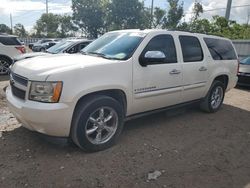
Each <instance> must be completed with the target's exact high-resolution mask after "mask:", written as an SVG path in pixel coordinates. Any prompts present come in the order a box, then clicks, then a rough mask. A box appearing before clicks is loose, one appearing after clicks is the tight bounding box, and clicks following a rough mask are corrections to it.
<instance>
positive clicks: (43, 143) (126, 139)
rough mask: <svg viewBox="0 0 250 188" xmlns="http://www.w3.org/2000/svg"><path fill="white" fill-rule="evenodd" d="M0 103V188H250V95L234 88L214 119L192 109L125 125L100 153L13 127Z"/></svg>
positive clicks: (210, 115)
mask: <svg viewBox="0 0 250 188" xmlns="http://www.w3.org/2000/svg"><path fill="white" fill-rule="evenodd" d="M0 83H1V84H0V87H3V85H5V84H6V82H0ZM0 90H2V89H0ZM0 105H1V108H0V113H1V114H0V131H1V129H4V130H2V131H5V132H3V133H2V135H0V137H1V138H0V187H4V188H5V187H84V188H88V187H130V188H132V187H169V188H177V187H184V188H207V187H209V188H217V187H218V188H231V187H232V188H234V187H235V188H244V187H248V186H249V187H250V90H243V89H242V88H241V89H233V90H231V91H230V92H229V93H227V95H226V99H225V102H224V105H223V107H222V109H221V110H220V111H219V112H217V113H215V114H206V113H203V112H200V111H199V110H198V109H197V108H194V107H190V108H185V109H180V110H178V111H172V112H168V113H161V114H156V115H152V116H148V117H144V118H140V119H137V120H133V121H130V122H127V123H126V124H125V130H124V131H123V134H122V137H121V139H120V141H119V142H118V144H117V145H116V146H114V147H113V148H111V149H108V150H106V151H103V152H98V153H85V152H83V151H81V150H79V149H78V148H76V147H74V146H73V145H69V144H67V142H66V141H65V140H64V139H51V138H47V137H44V136H41V135H39V134H35V133H33V132H30V131H28V130H26V129H24V128H22V127H20V128H16V127H19V125H18V124H16V122H15V119H14V118H12V115H11V114H10V113H8V111H7V107H6V102H5V100H4V99H1V101H0ZM6 114H7V115H6ZM8 122H10V123H9V124H8ZM6 124H8V125H7V126H6ZM14 128H16V129H15V130H12V129H14ZM7 130H8V131H7ZM11 130H12V131H11ZM155 171H156V173H155V174H156V175H158V176H159V177H158V178H157V179H156V180H149V179H148V174H149V173H151V172H155Z"/></svg>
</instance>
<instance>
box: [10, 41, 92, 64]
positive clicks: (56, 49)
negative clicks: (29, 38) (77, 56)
mask: <svg viewBox="0 0 250 188" xmlns="http://www.w3.org/2000/svg"><path fill="white" fill-rule="evenodd" d="M91 42H92V40H88V39H65V40H62V41H60V42H58V43H57V44H56V45H54V46H52V47H50V48H49V49H47V50H46V53H45V52H32V53H26V54H23V55H19V56H17V57H15V58H14V62H16V61H20V60H23V59H28V58H32V57H37V56H44V55H48V54H59V53H70V54H74V53H78V52H80V51H81V50H82V49H83V48H85V47H86V46H87V45H88V44H89V43H91Z"/></svg>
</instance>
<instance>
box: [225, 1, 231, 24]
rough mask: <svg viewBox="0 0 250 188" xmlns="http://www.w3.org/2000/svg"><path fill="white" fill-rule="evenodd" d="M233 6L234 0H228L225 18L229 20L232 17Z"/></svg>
mask: <svg viewBox="0 0 250 188" xmlns="http://www.w3.org/2000/svg"><path fill="white" fill-rule="evenodd" d="M231 6H232V0H227V10H226V15H225V18H226V19H227V20H229V18H230V11H231Z"/></svg>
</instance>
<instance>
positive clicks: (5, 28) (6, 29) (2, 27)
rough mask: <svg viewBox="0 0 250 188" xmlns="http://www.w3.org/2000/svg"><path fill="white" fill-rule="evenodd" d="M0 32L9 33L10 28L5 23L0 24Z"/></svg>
mask: <svg viewBox="0 0 250 188" xmlns="http://www.w3.org/2000/svg"><path fill="white" fill-rule="evenodd" d="M0 33H8V34H11V29H10V28H9V27H8V26H7V25H5V24H0Z"/></svg>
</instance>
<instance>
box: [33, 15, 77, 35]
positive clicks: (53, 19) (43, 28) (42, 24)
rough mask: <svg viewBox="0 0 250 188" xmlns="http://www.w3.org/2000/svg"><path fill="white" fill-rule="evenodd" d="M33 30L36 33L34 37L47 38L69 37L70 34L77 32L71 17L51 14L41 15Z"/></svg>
mask: <svg viewBox="0 0 250 188" xmlns="http://www.w3.org/2000/svg"><path fill="white" fill-rule="evenodd" d="M34 29H35V31H36V33H35V35H34V36H36V37H49V38H57V37H67V36H71V35H72V32H74V31H76V30H77V28H76V27H75V26H74V24H73V22H72V17H71V16H68V15H57V14H52V13H49V14H42V16H41V18H40V19H39V20H37V22H36V25H35V27H34Z"/></svg>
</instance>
